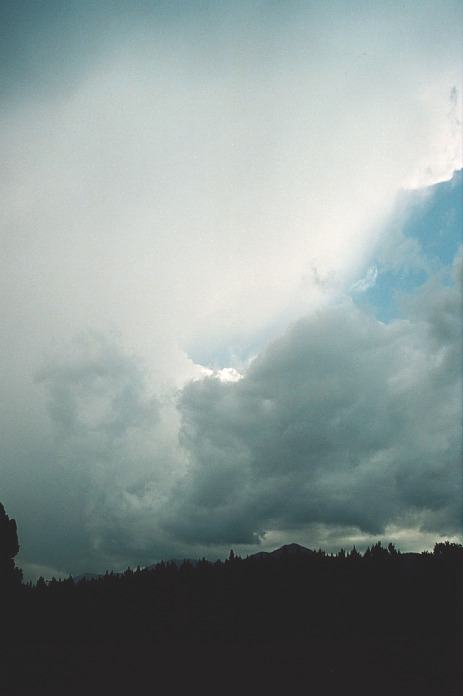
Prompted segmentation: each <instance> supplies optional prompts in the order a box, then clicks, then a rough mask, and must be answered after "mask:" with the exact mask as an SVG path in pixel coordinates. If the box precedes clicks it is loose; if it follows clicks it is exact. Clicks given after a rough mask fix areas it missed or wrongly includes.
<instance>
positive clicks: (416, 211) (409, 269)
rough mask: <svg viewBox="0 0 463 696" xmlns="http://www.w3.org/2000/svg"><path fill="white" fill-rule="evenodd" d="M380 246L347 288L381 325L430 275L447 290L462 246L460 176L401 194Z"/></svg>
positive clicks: (462, 173)
mask: <svg viewBox="0 0 463 696" xmlns="http://www.w3.org/2000/svg"><path fill="white" fill-rule="evenodd" d="M382 239H383V241H382V243H381V244H380V245H379V248H378V249H377V250H376V254H375V256H374V258H373V259H371V261H370V264H369V267H368V268H367V269H366V270H365V271H364V274H363V276H362V277H361V278H360V279H359V280H358V281H357V282H356V283H354V284H353V286H352V288H351V291H352V297H353V298H354V300H355V302H356V303H357V304H359V305H361V306H363V307H367V308H369V309H371V310H372V311H373V312H374V314H375V315H376V316H377V317H378V319H380V320H381V321H384V322H389V321H392V320H393V319H395V318H399V317H400V316H401V299H402V298H403V297H404V296H407V295H410V294H411V293H413V292H414V291H415V290H416V289H417V288H418V287H419V286H420V285H422V284H423V283H425V282H426V280H427V279H428V278H429V276H430V275H431V274H439V277H440V279H441V281H442V282H444V283H446V284H451V282H452V279H451V278H452V276H451V266H452V263H453V260H454V258H455V256H456V254H457V252H458V249H459V247H460V245H461V244H462V242H463V171H461V170H460V171H458V172H455V174H454V176H453V177H452V179H451V180H450V181H446V182H442V183H439V184H435V185H434V186H431V187H429V188H427V189H424V190H419V191H405V192H403V193H402V194H401V195H400V196H399V199H398V202H397V206H396V211H395V213H394V214H393V215H392V218H391V220H390V221H389V223H388V224H387V226H386V229H385V232H384V234H383V238H382Z"/></svg>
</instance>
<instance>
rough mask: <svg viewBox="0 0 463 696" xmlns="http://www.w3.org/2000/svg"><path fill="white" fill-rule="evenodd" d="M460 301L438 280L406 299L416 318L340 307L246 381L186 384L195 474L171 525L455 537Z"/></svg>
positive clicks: (213, 535)
mask: <svg viewBox="0 0 463 696" xmlns="http://www.w3.org/2000/svg"><path fill="white" fill-rule="evenodd" d="M457 272H458V273H459V272H460V271H458V269H457ZM460 302H461V300H460V294H459V289H457V288H456V287H452V288H448V287H442V286H441V287H436V284H435V282H430V283H428V284H427V285H426V286H424V287H423V288H422V289H421V290H420V292H419V293H417V294H416V295H415V296H414V298H413V301H412V300H410V304H413V308H412V307H410V309H413V319H407V320H404V321H397V322H393V323H391V324H389V325H385V324H382V323H380V322H378V321H376V320H375V319H373V318H372V317H369V316H368V315H366V314H365V313H362V312H361V311H359V310H358V309H357V308H355V307H354V306H353V305H352V304H344V305H339V306H332V307H330V308H327V309H325V310H322V311H320V312H319V313H318V314H316V315H314V316H312V317H310V318H307V319H304V320H302V321H299V322H298V323H297V324H295V325H294V326H293V327H292V328H290V329H289V330H288V332H287V333H286V334H285V335H284V336H283V337H282V338H281V339H279V340H277V341H275V342H274V343H273V344H271V345H270V346H269V348H268V349H267V350H266V351H265V352H264V353H263V354H261V355H260V356H259V357H258V358H257V359H256V360H255V361H254V363H252V365H251V367H250V369H249V371H248V373H247V374H246V376H245V377H244V378H243V379H242V380H241V381H240V382H237V383H222V382H220V381H219V380H218V379H216V378H213V377H210V378H207V379H205V380H203V381H200V382H194V383H192V384H190V385H189V386H188V387H186V388H185V390H184V391H183V394H182V397H181V401H180V409H181V413H182V417H183V425H182V430H181V438H182V442H183V444H184V446H185V447H186V448H187V450H188V451H189V452H190V456H191V466H190V470H189V473H188V475H187V476H186V477H185V479H184V480H183V481H182V482H181V484H180V485H179V486H178V490H177V492H176V496H175V497H174V499H173V501H172V509H171V510H170V513H169V519H168V522H167V525H168V527H169V528H170V529H171V530H173V531H174V532H175V534H179V535H181V536H182V537H183V538H185V539H196V540H198V539H201V540H203V541H204V542H211V541H214V542H235V543H237V542H241V543H250V542H251V543H252V542H253V541H254V542H255V541H256V540H257V539H258V537H259V536H260V535H261V534H262V533H263V532H264V531H265V530H268V529H284V528H291V529H294V528H297V527H303V526H304V525H309V524H313V523H323V524H327V525H333V526H338V527H343V526H344V527H356V528H358V529H359V530H361V531H363V532H365V533H369V534H381V533H382V532H384V530H385V528H386V526H387V525H389V524H405V526H406V525H407V524H408V525H410V526H413V525H416V526H418V527H420V528H421V529H423V530H440V531H445V532H446V533H453V532H455V531H456V530H458V529H459V528H460V524H461V505H460V504H461V498H460V494H461V469H460V456H461V442H460V439H461V430H460V422H461V333H460V321H461V304H460Z"/></svg>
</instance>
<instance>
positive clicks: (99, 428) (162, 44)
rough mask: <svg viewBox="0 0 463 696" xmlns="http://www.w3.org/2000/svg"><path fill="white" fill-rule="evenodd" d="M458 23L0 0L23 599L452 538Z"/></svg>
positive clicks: (12, 410)
mask: <svg viewBox="0 0 463 696" xmlns="http://www.w3.org/2000/svg"><path fill="white" fill-rule="evenodd" d="M462 20H463V11H462V9H461V7H460V3H457V2H450V1H446V0H439V1H437V0H432V1H431V0H420V1H419V2H418V1H416V2H412V1H408V2H394V1H391V2H388V3H382V2H379V1H378V2H372V1H371V0H369V1H368V2H360V1H358V2H356V1H353V2H344V1H340V2H334V1H330V0H328V1H327V0H325V1H324V2H321V0H318V1H317V2H310V1H309V0H307V1H305V2H303V1H297V0H294V1H293V0H284V1H283V0H282V1H281V2H278V1H276V0H274V1H271V0H261V1H258V0H254V1H252V0H249V1H244V0H243V2H241V1H239V0H233V1H232V0H216V1H215V2H199V1H198V2H196V1H192V2H155V1H150V0H113V1H112V2H109V0H108V1H106V0H100V1H99V2H97V3H95V2H90V1H87V0H67V1H66V2H62V1H61V0H60V1H58V0H56V1H54V0H44V1H43V2H34V1H33V0H22V1H18V0H11V1H3V2H2V1H0V34H1V41H0V44H1V51H2V53H1V55H0V65H1V68H0V97H1V102H2V109H1V112H0V147H1V152H2V172H3V176H2V177H1V181H0V191H1V207H0V226H1V275H0V278H1V280H0V282H1V286H0V315H1V317H0V318H1V323H0V331H1V347H2V360H1V368H2V370H1V375H0V378H1V389H2V395H3V399H2V409H1V412H0V431H1V442H2V448H1V452H0V500H1V501H2V502H3V503H4V505H5V508H6V510H7V512H8V514H9V515H10V516H13V517H15V518H16V520H17V523H18V529H19V535H20V541H21V545H22V548H21V554H20V559H19V561H20V564H22V567H23V568H24V570H25V573H26V575H27V577H35V576H36V575H38V574H40V573H43V574H45V575H47V576H49V575H51V574H55V575H59V574H67V573H69V572H72V573H79V572H82V571H98V570H103V569H105V568H109V567H111V568H120V567H124V566H127V564H137V563H150V562H154V561H156V560H159V559H161V558H169V557H184V556H188V557H191V556H193V557H196V556H198V555H201V556H202V555H205V556H208V557H210V558H216V557H218V556H223V555H225V554H226V553H228V549H229V548H230V547H231V546H233V547H234V548H235V549H236V550H238V551H240V552H241V553H244V554H246V553H248V552H252V551H254V550H256V549H257V547H260V548H273V547H275V546H276V545H278V544H280V543H284V542H288V541H298V542H300V543H304V544H306V545H307V546H317V547H318V546H324V547H325V548H327V549H330V550H334V549H337V548H339V547H340V546H341V545H344V546H346V545H348V546H349V545H352V544H353V543H355V544H356V545H357V546H359V547H362V545H363V546H365V545H366V544H367V543H371V541H373V540H377V539H379V538H382V539H387V540H392V541H395V542H396V543H398V544H399V545H400V546H401V548H403V549H424V548H430V547H432V545H433V544H434V542H435V541H437V540H439V539H441V538H450V539H456V540H458V539H460V540H461V533H462V514H461V513H462V510H461V500H462V493H463V491H462V478H461V347H462V341H461V269H462V252H461V242H462V229H461V226H462V219H463V217H462V210H461V206H462V203H461V201H462V177H461V174H454V172H458V171H459V170H461V167H462V162H461V153H462V144H461V114H462V111H461V89H462V84H461V75H462V70H463V65H462V63H463V60H462V51H461V39H462V37H461V26H462Z"/></svg>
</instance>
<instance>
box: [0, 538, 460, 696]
mask: <svg viewBox="0 0 463 696" xmlns="http://www.w3.org/2000/svg"><path fill="white" fill-rule="evenodd" d="M462 553H463V548H462V547H461V546H458V545H455V544H448V543H447V544H438V545H436V547H435V551H434V553H433V554H420V555H415V554H413V555H411V554H402V555H401V554H400V553H398V552H397V551H396V550H395V549H394V547H389V548H388V549H384V548H382V547H381V546H380V545H376V546H374V547H372V548H371V549H369V550H368V551H367V552H366V553H365V554H364V555H363V556H360V555H359V554H358V553H356V552H351V553H350V554H344V552H341V553H339V554H338V555H337V556H327V555H325V554H324V553H323V552H310V551H308V550H306V549H303V548H302V547H297V546H296V545H292V546H290V547H287V548H286V549H285V548H284V549H283V550H280V551H278V552H277V553H275V554H269V555H262V554H259V555H257V556H255V557H250V558H248V559H240V558H235V557H233V555H231V558H230V559H229V560H228V561H225V562H217V563H208V562H206V561H201V562H199V563H197V564H191V563H184V564H181V565H179V564H174V563H172V564H164V563H162V564H159V565H157V566H155V567H154V568H150V569H145V570H137V571H127V572H126V573H124V574H121V575H116V574H114V575H113V574H107V575H105V576H102V577H100V578H95V579H92V580H84V581H80V582H75V581H73V580H71V579H69V580H66V581H61V582H57V581H52V582H50V583H44V582H42V581H39V582H38V583H37V585H36V586H34V587H31V586H20V585H18V584H17V585H15V586H14V587H9V588H4V589H3V592H2V598H1V600H2V619H1V641H2V644H1V657H0V668H1V669H0V682H1V687H0V689H3V692H2V693H5V694H11V695H13V694H55V693H56V694H58V693H59V694H81V695H84V694H85V695H87V694H90V695H93V694H115V693H125V694H132V693H138V692H142V693H146V694H159V693H162V694H176V693H179V694H183V693H192V694H201V693H214V694H223V693H227V694H228V693H243V694H248V693H249V694H266V693H281V694H314V695H317V696H318V695H319V694H339V693H340V694H360V693H361V694H371V695H376V694H407V695H413V694H435V695H436V696H446V695H447V694H452V695H453V694H455V695H456V694H460V693H461V692H462V684H463V682H462V678H461V677H462V675H461V662H462V660H461V655H462V654H463V653H462V650H461V648H462V646H461V635H462V601H461V600H462V592H461V590H462V569H463V557H462Z"/></svg>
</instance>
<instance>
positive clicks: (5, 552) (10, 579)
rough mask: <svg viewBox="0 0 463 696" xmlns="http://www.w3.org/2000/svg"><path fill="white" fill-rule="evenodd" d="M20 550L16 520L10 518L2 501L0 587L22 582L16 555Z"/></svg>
mask: <svg viewBox="0 0 463 696" xmlns="http://www.w3.org/2000/svg"><path fill="white" fill-rule="evenodd" d="M18 551H19V543H18V533H17V530H16V521H15V520H13V519H10V518H9V517H8V515H7V514H6V512H5V508H4V507H3V505H2V503H0V588H1V589H3V588H7V587H10V586H14V585H18V584H20V582H21V580H22V572H21V571H20V569H19V568H16V565H15V562H14V557H15V556H16V554H17V553H18Z"/></svg>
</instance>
